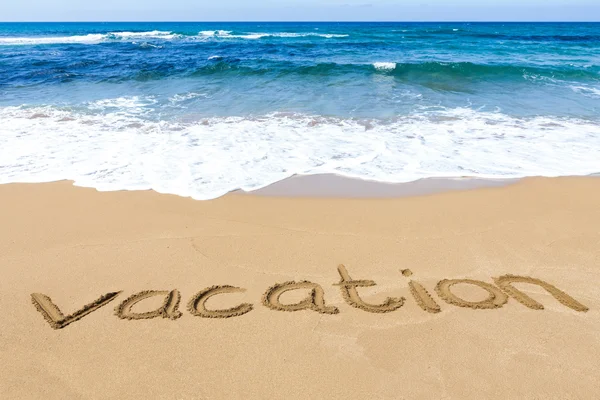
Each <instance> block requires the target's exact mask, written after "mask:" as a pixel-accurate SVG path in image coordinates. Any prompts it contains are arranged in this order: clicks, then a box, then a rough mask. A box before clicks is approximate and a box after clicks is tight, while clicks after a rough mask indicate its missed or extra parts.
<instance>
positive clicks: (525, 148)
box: [0, 97, 600, 199]
mask: <svg viewBox="0 0 600 400" xmlns="http://www.w3.org/2000/svg"><path fill="white" fill-rule="evenodd" d="M152 101H153V99H152V98H140V97H138V98H117V99H108V100H105V101H96V102H94V103H91V104H90V106H89V108H90V109H89V110H88V111H79V112H74V111H71V110H67V109H58V108H54V107H33V108H26V107H4V108H0V120H2V129H0V143H2V146H0V183H9V182H44V181H54V180H60V179H72V180H74V181H75V182H76V184H77V185H81V186H89V187H95V188H97V189H99V190H121V189H150V188H152V189H155V190H157V191H159V192H164V193H173V194H178V195H182V196H192V197H194V198H196V199H209V198H214V197H217V196H220V195H222V194H224V193H226V192H228V191H230V190H233V189H236V188H243V189H246V190H250V189H256V188H260V187H262V186H265V185H267V184H270V183H272V182H275V181H278V180H280V179H283V178H285V177H288V176H290V175H292V174H295V173H323V172H330V173H338V174H342V175H347V176H354V177H362V178H367V179H374V180H379V181H388V182H406V181H412V180H415V179H419V178H424V177H432V176H437V177H440V176H448V177H456V176H479V177H503V178H509V177H522V176H529V175H545V176H557V175H584V174H590V173H594V172H598V171H599V170H600V161H599V160H600V124H598V123H597V122H590V121H584V120H578V119H566V118H551V117H538V118H530V119H517V118H513V117H510V116H507V115H505V114H501V113H485V112H478V111H474V110H471V109H462V108H458V109H448V110H445V111H435V112H433V111H427V110H423V111H422V112H421V113H419V114H418V115H413V116H407V117H402V118H398V119H396V120H395V121H392V122H389V121H388V122H386V123H382V122H377V121H375V120H370V121H359V120H352V119H339V118H325V117H315V116H308V115H294V114H272V115H266V116H262V117H256V118H241V117H229V118H210V119H206V120H198V121H196V122H167V121H154V120H151V118H147V117H146V115H145V110H147V109H150V108H151V107H146V105H147V104H150V103H152ZM114 107H117V108H116V109H113V108H114Z"/></svg>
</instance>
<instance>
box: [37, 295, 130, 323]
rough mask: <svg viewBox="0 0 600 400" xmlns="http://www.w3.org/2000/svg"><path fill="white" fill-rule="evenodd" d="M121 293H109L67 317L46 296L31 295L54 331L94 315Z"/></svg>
mask: <svg viewBox="0 0 600 400" xmlns="http://www.w3.org/2000/svg"><path fill="white" fill-rule="evenodd" d="M119 293H121V292H113V293H107V294H105V295H104V296H101V297H100V298H99V299H98V300H96V301H94V302H93V303H90V304H87V305H85V306H83V307H82V308H81V309H79V310H78V311H75V312H74V313H73V314H71V315H67V316H66V317H65V316H64V315H63V313H62V312H61V311H60V309H59V308H58V307H57V306H56V305H55V304H54V303H53V302H52V300H51V299H50V297H48V296H46V295H45V294H42V293H32V294H31V302H32V303H33V305H34V306H35V308H36V309H37V310H38V311H39V312H40V313H41V314H42V315H43V316H44V319H45V320H46V321H48V323H49V324H50V326H51V327H52V328H54V329H62V328H64V327H65V326H67V325H69V324H71V323H73V322H75V321H78V320H80V319H81V318H83V317H85V316H86V315H88V314H89V313H92V312H94V311H96V310H97V309H99V308H100V307H102V306H104V305H106V304H108V303H110V302H111V301H112V300H114V298H115V297H117V296H118V295H119Z"/></svg>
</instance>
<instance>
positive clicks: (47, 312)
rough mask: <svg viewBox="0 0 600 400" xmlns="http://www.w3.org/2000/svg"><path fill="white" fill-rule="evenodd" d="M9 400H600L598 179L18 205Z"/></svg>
mask: <svg viewBox="0 0 600 400" xmlns="http://www.w3.org/2000/svg"><path fill="white" fill-rule="evenodd" d="M0 227H1V228H0V229H1V230H0V235H1V237H0V314H1V315H2V324H1V326H0V358H1V361H2V362H1V363H0V398H1V399H284V398H287V399H461V400H462V399H561V400H562V399H592V398H597V397H598V396H599V393H600V361H599V360H600V179H599V178H597V177H581V178H575V177H573V178H552V179H550V178H529V179H525V180H522V181H519V182H517V183H514V184H510V185H508V186H504V187H493V188H490V187H488V188H481V189H471V190H456V191H452V192H445V193H436V194H431V195H425V196H418V197H402V198H382V199H366V198H353V199H335V198H310V197H303V198H284V197H268V196H254V195H247V194H241V193H234V194H230V195H227V196H224V197H223V198H220V199H217V200H212V201H205V202H202V201H194V200H191V199H186V198H180V197H176V196H170V195H162V194H158V193H155V192H151V191H146V192H110V193H100V192H97V191H95V190H94V189H88V188H79V187H73V186H72V185H71V183H70V182H57V183H47V184H9V185H0Z"/></svg>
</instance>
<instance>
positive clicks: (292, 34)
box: [200, 31, 349, 39]
mask: <svg viewBox="0 0 600 400" xmlns="http://www.w3.org/2000/svg"><path fill="white" fill-rule="evenodd" d="M210 32H213V31H210ZM217 32H222V31H217ZM200 33H202V32H200ZM209 36H216V37H223V38H231V39H261V38H264V37H281V38H298V37H308V36H316V37H322V38H327V39H330V38H342V37H348V36H349V35H343V34H334V33H316V32H248V33H244V34H239V35H232V34H231V32H227V34H218V33H215V34H212V35H209Z"/></svg>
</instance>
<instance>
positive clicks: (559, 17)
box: [0, 0, 600, 21]
mask: <svg viewBox="0 0 600 400" xmlns="http://www.w3.org/2000/svg"><path fill="white" fill-rule="evenodd" d="M0 21H600V1H598V0H304V1H301V0H254V1H249V0H0Z"/></svg>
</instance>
